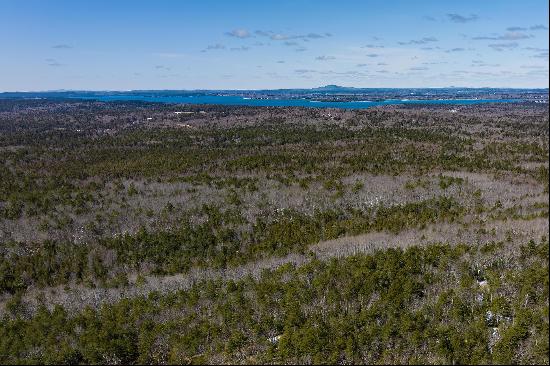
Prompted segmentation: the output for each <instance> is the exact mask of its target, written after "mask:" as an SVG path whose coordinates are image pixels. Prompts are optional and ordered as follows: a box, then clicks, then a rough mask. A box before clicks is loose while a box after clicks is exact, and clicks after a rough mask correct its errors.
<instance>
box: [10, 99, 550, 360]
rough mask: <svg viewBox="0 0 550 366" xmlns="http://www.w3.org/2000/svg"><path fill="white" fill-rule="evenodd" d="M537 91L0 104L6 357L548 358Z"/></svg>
mask: <svg viewBox="0 0 550 366" xmlns="http://www.w3.org/2000/svg"><path fill="white" fill-rule="evenodd" d="M548 137H549V116H548V105H547V104H535V103H532V102H523V103H499V104H498V105H497V104H478V105H461V106H449V105H433V106H428V105H416V106H415V105H408V106H383V107H375V108H369V109H365V110H343V109H323V108H298V107H240V106H213V105H179V104H157V103H145V102H97V101H91V100H87V101H84V100H78V99H66V100H64V99H29V100H23V99H19V100H17V99H0V363H2V364H21V363H32V364H35V363H39V364H91V363H93V364H98V363H99V364H121V363H124V364H204V363H207V364H213V363H216V364H218V363H230V364H236V363H238V364H273V363H275V364H281V363H285V364H286V363H291V364H292V363H299V364H312V363H313V364H319V363H328V364H356V363H359V364H372V363H381V364H387V363H391V364H411V363H416V364H422V363H428V364H434V363H435V364H440V363H452V364H474V363H475V364H479V363H482V364H503V363H506V364H508V363H511V364H525V363H529V364H548V362H549V350H548V342H549V339H548V334H549V330H548V322H549V319H548V318H549V313H548V304H549V297H548V287H549V274H548V273H549V272H548V254H549V253H548V197H549V143H548Z"/></svg>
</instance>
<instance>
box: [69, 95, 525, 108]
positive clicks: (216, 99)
mask: <svg viewBox="0 0 550 366" xmlns="http://www.w3.org/2000/svg"><path fill="white" fill-rule="evenodd" d="M75 98H79V99H94V100H99V101H105V102H109V101H144V102H157V103H183V104H217V105H242V106H256V107H310V108H345V109H365V108H369V107H375V106H379V105H391V104H462V105H464V104H479V103H505V102H508V103H509V102H521V101H522V100H521V99H439V100H407V99H387V100H384V101H368V100H365V101H353V102H323V101H316V100H310V99H255V98H245V97H240V96H218V95H197V96H179V95H178V96H148V95H135V94H133V95H120V94H119V95H101V96H93V97H91V96H78V97H75Z"/></svg>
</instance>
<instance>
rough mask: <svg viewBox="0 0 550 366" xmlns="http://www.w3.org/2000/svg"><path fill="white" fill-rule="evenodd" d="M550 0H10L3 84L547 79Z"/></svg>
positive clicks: (304, 84) (430, 83) (540, 83)
mask: <svg viewBox="0 0 550 366" xmlns="http://www.w3.org/2000/svg"><path fill="white" fill-rule="evenodd" d="M548 10H549V9H548V0H522V1H519V0H515V1H510V0H495V1H479V0H476V1H471V0H461V1H437V0H416V1H410V0H408V1H407V0H370V1H359V0H357V1H348V0H343V1H342V0H338V1H336V0H332V1H328V0H317V1H307V0H277V1H270V0H262V1H257V0H256V1H252V0H250V1H245V0H234V1H221V0H200V1H193V0H187V1H175V0H174V1H169V0H156V1H140V0H131V1H128V0H117V1H91V0H88V1H84V0H82V1H74V0H71V1H65V0H55V1H43V0H33V1H30V0H0V46H1V49H0V50H1V51H0V91H43V90H59V89H71V90H135V89H277V88H310V87H318V86H322V85H328V84H336V85H343V86H352V87H365V88H369V87H372V88H378V87H398V88H408V87H411V88H414V87H449V86H459V87H517V88H537V87H541V88H548V84H549V79H548V41H549V40H548V34H549V31H548Z"/></svg>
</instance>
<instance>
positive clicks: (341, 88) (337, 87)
mask: <svg viewBox="0 0 550 366" xmlns="http://www.w3.org/2000/svg"><path fill="white" fill-rule="evenodd" d="M356 89H357V88H353V87H347V86H340V85H325V86H320V87H318V88H311V90H315V91H327V92H335V91H336V92H337V91H353V90H356Z"/></svg>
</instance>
